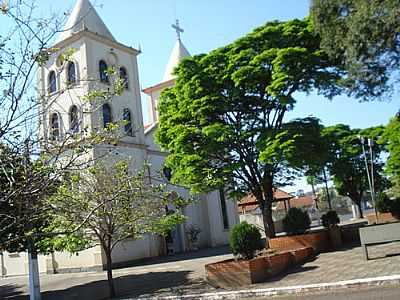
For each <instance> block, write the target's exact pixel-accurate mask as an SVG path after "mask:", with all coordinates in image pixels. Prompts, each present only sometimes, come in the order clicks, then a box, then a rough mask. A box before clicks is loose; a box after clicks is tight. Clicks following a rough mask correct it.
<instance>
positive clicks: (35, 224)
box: [0, 144, 59, 253]
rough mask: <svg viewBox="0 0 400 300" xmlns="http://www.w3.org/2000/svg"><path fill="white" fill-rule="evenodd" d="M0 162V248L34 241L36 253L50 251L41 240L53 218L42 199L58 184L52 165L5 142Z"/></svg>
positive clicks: (19, 246)
mask: <svg viewBox="0 0 400 300" xmlns="http://www.w3.org/2000/svg"><path fill="white" fill-rule="evenodd" d="M0 163H1V168H0V216H1V217H0V250H6V251H9V252H20V251H25V250H27V249H28V246H29V244H33V245H35V246H36V247H35V248H36V249H37V251H38V252H41V253H47V252H48V251H51V250H52V248H51V247H47V245H46V244H44V243H42V240H43V239H44V238H45V237H44V235H45V233H46V228H47V226H48V224H49V222H51V220H52V217H53V215H52V214H51V213H50V210H49V207H48V206H47V205H46V203H45V198H46V197H47V196H49V195H51V194H52V193H54V192H55V190H56V188H57V185H58V183H59V182H58V181H57V180H56V179H54V178H52V177H53V170H52V168H51V167H49V166H48V165H47V164H45V163H43V162H42V161H41V160H40V159H38V160H36V161H31V160H30V159H29V158H26V156H25V155H23V154H20V153H18V152H17V151H16V150H14V149H13V148H10V147H8V146H7V145H4V144H0Z"/></svg>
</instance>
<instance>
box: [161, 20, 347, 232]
mask: <svg viewBox="0 0 400 300" xmlns="http://www.w3.org/2000/svg"><path fill="white" fill-rule="evenodd" d="M319 43H320V41H319V38H318V37H317V36H315V35H314V32H313V27H312V24H311V22H310V21H309V20H308V19H305V20H293V21H289V22H278V21H276V22H269V23H267V24H265V25H264V26H261V27H259V28H257V29H255V30H254V31H253V32H251V33H250V34H248V35H246V36H245V37H243V38H241V39H239V40H237V41H236V42H234V43H232V44H230V45H228V46H226V47H222V48H220V49H216V50H214V51H211V52H210V53H209V54H203V55H198V56H195V57H192V58H188V59H185V60H183V61H182V62H181V63H180V65H179V66H178V68H177V69H176V70H175V73H176V75H177V79H176V84H175V86H174V87H173V88H171V89H169V90H166V91H165V92H163V94H162V96H161V100H160V105H159V112H160V123H159V130H158V132H157V135H156V139H157V142H158V143H159V144H160V145H161V146H162V148H164V149H165V150H168V151H169V153H170V155H169V156H168V158H167V165H168V166H170V167H171V168H172V170H173V172H172V175H173V177H172V180H173V181H174V182H179V183H180V184H184V185H186V186H189V187H190V188H191V190H192V191H193V192H201V191H209V190H213V189H218V188H221V187H222V186H224V187H225V189H227V190H229V191H231V192H233V193H235V192H251V193H252V194H253V195H254V196H255V198H256V199H257V202H258V204H259V205H260V208H261V210H262V212H263V217H264V227H265V232H266V235H267V236H269V237H273V236H274V235H275V230H274V225H273V221H272V216H271V209H272V208H271V205H272V201H273V187H275V186H279V185H281V184H287V183H288V182H290V180H291V179H292V178H293V177H292V175H293V174H292V173H291V172H290V168H289V166H290V165H291V162H290V161H291V160H292V158H294V154H295V153H296V152H297V151H296V146H297V145H299V140H300V139H301V134H300V133H299V132H300V130H298V133H299V134H298V135H293V130H294V129H295V128H298V127H296V126H291V124H290V123H288V122H285V114H286V113H287V112H288V111H290V110H292V109H293V107H294V105H295V103H296V100H295V97H294V95H295V93H296V92H308V91H311V90H312V89H314V88H317V89H320V90H321V91H323V92H324V93H325V95H327V96H333V95H335V94H337V93H339V92H340V91H339V90H338V89H337V88H336V86H335V84H336V82H337V80H338V79H339V78H340V73H339V72H337V70H336V69H335V68H333V67H332V64H331V62H330V61H329V59H328V57H327V56H326V55H325V54H324V52H323V51H321V50H320V48H319ZM297 122H298V124H302V126H303V125H304V126H306V127H307V126H308V125H307V124H308V123H310V122H311V123H312V121H311V120H303V121H301V120H297ZM289 132H291V134H289ZM295 136H296V138H294V137H295ZM310 145H312V144H309V146H310ZM294 163H296V164H299V163H301V160H299V159H295V160H294Z"/></svg>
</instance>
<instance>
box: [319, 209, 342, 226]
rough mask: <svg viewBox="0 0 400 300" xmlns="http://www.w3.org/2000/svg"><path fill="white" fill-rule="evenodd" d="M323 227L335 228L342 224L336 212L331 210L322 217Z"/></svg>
mask: <svg viewBox="0 0 400 300" xmlns="http://www.w3.org/2000/svg"><path fill="white" fill-rule="evenodd" d="M321 221H322V225H323V226H324V227H326V228H329V227H332V226H335V225H337V224H339V223H340V219H339V216H338V214H337V212H336V211H334V210H330V211H328V212H327V213H326V214H323V215H322V217H321Z"/></svg>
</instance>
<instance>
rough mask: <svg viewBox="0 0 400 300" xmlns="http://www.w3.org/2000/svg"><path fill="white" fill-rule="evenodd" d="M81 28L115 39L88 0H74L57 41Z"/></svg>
mask: <svg viewBox="0 0 400 300" xmlns="http://www.w3.org/2000/svg"><path fill="white" fill-rule="evenodd" d="M83 30H88V31H90V32H93V33H95V34H98V35H100V36H103V37H105V38H108V39H110V40H112V41H115V38H114V37H113V35H112V34H111V32H110V31H109V30H108V28H107V26H106V25H105V24H104V22H103V20H102V19H101V18H100V16H99V15H98V14H97V12H96V10H95V8H94V7H93V5H92V4H91V3H90V1H89V0H78V1H77V2H76V4H75V7H74V9H73V10H72V12H71V15H70V16H69V18H68V21H67V23H66V24H65V26H64V30H63V31H62V32H61V34H60V37H59V40H58V41H63V40H65V39H67V38H69V37H70V36H72V35H74V34H75V33H78V32H80V31H83Z"/></svg>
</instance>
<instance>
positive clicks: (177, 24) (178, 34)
mask: <svg viewBox="0 0 400 300" xmlns="http://www.w3.org/2000/svg"><path fill="white" fill-rule="evenodd" d="M171 26H172V28H174V29H175V31H176V35H177V36H178V40H180V39H181V33H183V32H184V30H183V29H182V28H181V27H180V26H179V20H178V19H177V20H176V22H175V24H172V25H171Z"/></svg>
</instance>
